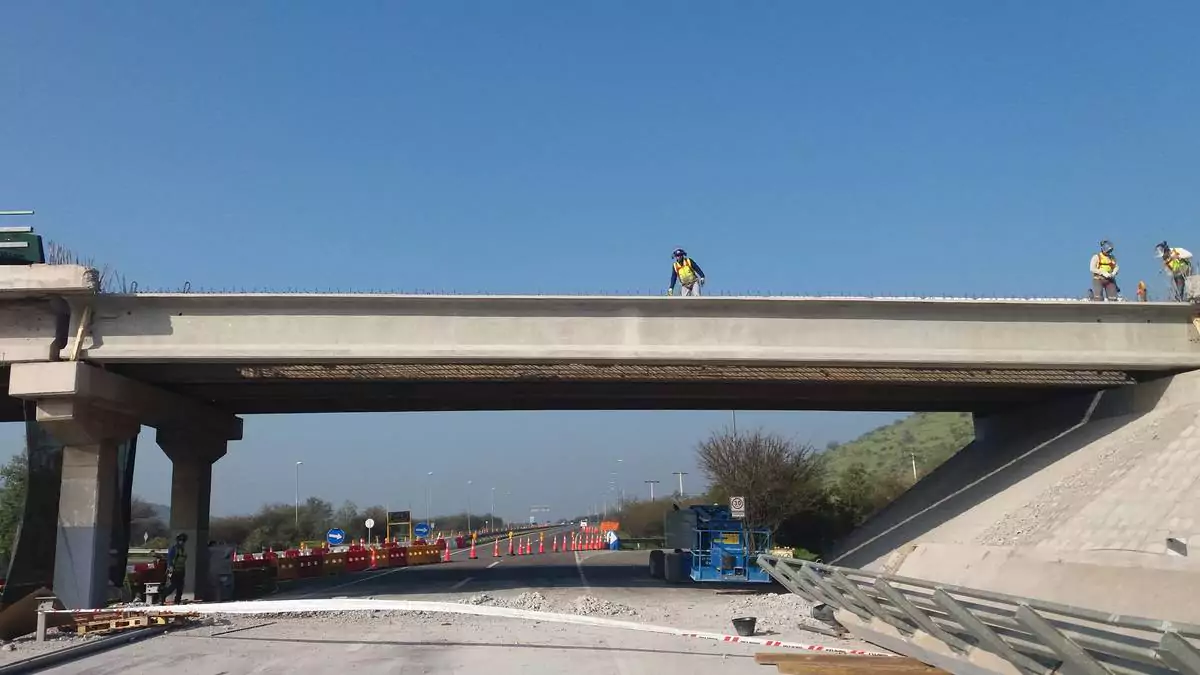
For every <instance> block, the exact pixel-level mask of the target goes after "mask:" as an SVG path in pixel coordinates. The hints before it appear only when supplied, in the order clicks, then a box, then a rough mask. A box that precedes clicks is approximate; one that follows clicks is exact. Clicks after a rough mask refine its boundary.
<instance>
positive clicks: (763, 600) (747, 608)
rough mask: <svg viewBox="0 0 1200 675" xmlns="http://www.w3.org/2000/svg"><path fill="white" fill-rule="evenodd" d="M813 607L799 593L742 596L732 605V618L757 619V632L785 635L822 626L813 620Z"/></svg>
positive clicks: (729, 611) (728, 609)
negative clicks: (749, 617) (793, 631)
mask: <svg viewBox="0 0 1200 675" xmlns="http://www.w3.org/2000/svg"><path fill="white" fill-rule="evenodd" d="M812 608H813V604H812V603H811V602H809V601H808V600H805V599H804V598H802V597H800V596H799V595H796V594H795V593H763V594H755V595H740V596H737V597H735V598H733V599H732V600H730V601H729V602H728V604H727V605H726V611H727V612H728V614H729V618H730V619H731V620H732V619H735V618H738V617H743V616H753V617H755V618H756V619H758V621H757V622H755V631H756V632H762V631H775V632H783V631H790V630H794V629H795V628H796V627H797V626H799V627H805V626H810V625H820V622H818V621H817V620H816V619H814V618H812Z"/></svg>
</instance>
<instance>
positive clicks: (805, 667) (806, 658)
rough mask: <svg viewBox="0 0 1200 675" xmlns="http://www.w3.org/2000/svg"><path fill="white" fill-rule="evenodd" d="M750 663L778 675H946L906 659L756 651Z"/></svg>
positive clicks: (937, 669)
mask: <svg viewBox="0 0 1200 675" xmlns="http://www.w3.org/2000/svg"><path fill="white" fill-rule="evenodd" d="M754 661H755V663H758V664H759V665H764V666H775V667H776V668H777V669H778V671H779V672H780V673H785V674H786V675H818V674H832V675H859V674H860V673H891V674H894V675H900V674H902V673H903V674H911V675H939V674H942V675H948V674H946V671H944V670H941V669H939V668H934V667H933V666H930V665H926V664H924V663H922V662H920V661H918V660H916V659H910V658H888V657H880V656H847V655H844V654H805V653H794V652H759V653H757V654H755V655H754Z"/></svg>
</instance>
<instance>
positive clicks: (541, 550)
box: [538, 539, 546, 555]
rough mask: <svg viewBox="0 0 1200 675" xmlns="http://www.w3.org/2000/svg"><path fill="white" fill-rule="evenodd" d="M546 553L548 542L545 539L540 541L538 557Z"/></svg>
mask: <svg viewBox="0 0 1200 675" xmlns="http://www.w3.org/2000/svg"><path fill="white" fill-rule="evenodd" d="M545 552H546V542H545V541H544V540H543V539H538V555H541V554H543V553H545Z"/></svg>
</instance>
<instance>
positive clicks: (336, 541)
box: [325, 527, 346, 546]
mask: <svg viewBox="0 0 1200 675" xmlns="http://www.w3.org/2000/svg"><path fill="white" fill-rule="evenodd" d="M325 541H327V542H329V545H330V546H341V545H342V542H344V541H346V533H345V532H343V531H342V530H340V529H338V528H336V527H335V528H333V529H332V530H330V531H328V532H326V533H325Z"/></svg>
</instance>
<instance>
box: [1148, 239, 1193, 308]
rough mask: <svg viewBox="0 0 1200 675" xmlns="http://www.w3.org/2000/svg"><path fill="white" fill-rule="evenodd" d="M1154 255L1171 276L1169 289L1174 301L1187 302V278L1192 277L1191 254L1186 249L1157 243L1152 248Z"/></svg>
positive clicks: (1165, 243)
mask: <svg viewBox="0 0 1200 675" xmlns="http://www.w3.org/2000/svg"><path fill="white" fill-rule="evenodd" d="M1154 253H1155V254H1156V255H1157V256H1158V257H1159V258H1161V259H1162V262H1163V267H1165V268H1166V270H1167V272H1168V273H1170V275H1171V288H1172V289H1173V290H1174V292H1175V301H1176V302H1184V301H1186V300H1187V278H1188V277H1190V276H1191V275H1192V252H1191V251H1189V250H1187V249H1186V248H1179V247H1177V246H1168V245H1167V242H1165V241H1163V242H1159V244H1158V246H1155V247H1154Z"/></svg>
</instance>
